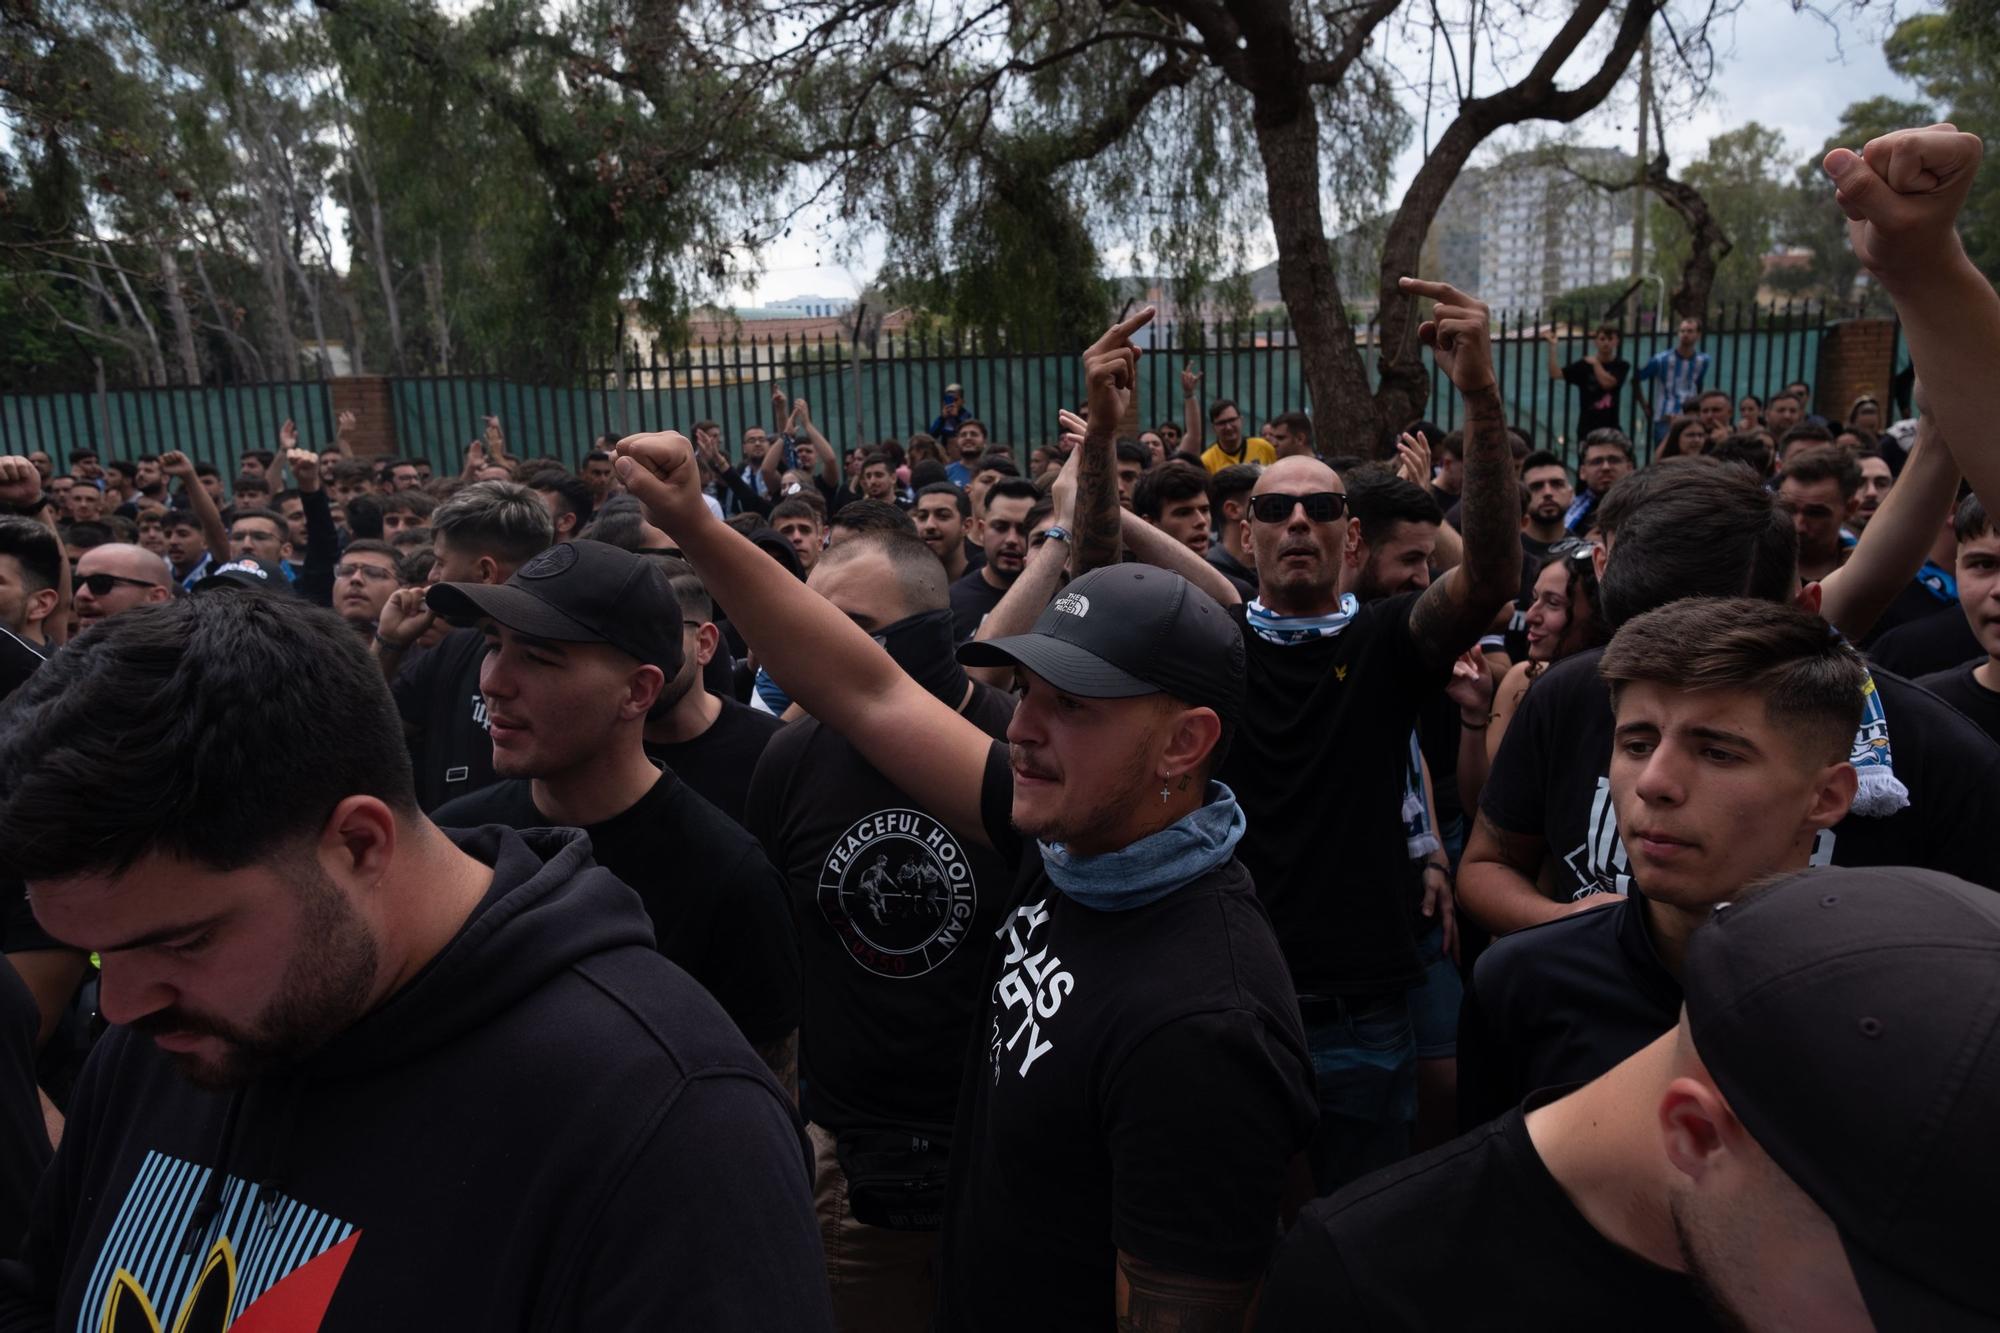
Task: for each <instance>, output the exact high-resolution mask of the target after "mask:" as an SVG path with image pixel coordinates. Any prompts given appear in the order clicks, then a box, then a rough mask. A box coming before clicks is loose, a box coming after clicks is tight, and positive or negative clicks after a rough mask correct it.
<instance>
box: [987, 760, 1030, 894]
mask: <svg viewBox="0 0 2000 1333" xmlns="http://www.w3.org/2000/svg"><path fill="white" fill-rule="evenodd" d="M979 822H980V823H981V824H983V825H985V826H986V841H988V842H990V843H992V844H993V850H994V852H995V853H996V854H997V855H998V856H999V857H1000V860H1001V861H1002V862H1003V863H1005V864H1006V866H1007V867H1008V868H1009V869H1016V868H1018V867H1019V866H1020V864H1021V850H1022V840H1021V834H1020V831H1019V830H1018V829H1016V828H1015V827H1014V770H1013V768H1012V767H1010V766H1009V765H1008V762H1007V742H1005V741H995V742H993V748H992V749H991V750H988V751H987V752H986V776H985V778H984V779H983V780H982V781H981V782H980V785H979Z"/></svg>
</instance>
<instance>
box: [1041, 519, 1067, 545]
mask: <svg viewBox="0 0 2000 1333" xmlns="http://www.w3.org/2000/svg"><path fill="white" fill-rule="evenodd" d="M1042 540H1043V541H1051V542H1066V541H1068V540H1069V529H1068V528H1066V527H1064V526H1063V525H1062V524H1060V523H1057V524H1055V525H1053V526H1052V527H1050V528H1049V530H1048V531H1047V532H1044V533H1043V534H1042Z"/></svg>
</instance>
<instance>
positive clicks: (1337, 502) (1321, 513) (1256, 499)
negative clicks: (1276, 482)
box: [1250, 491, 1347, 523]
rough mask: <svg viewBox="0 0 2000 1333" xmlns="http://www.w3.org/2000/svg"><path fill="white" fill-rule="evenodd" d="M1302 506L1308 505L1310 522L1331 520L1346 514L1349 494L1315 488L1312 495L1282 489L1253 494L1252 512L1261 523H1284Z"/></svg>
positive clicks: (1251, 498)
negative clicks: (1288, 493) (1287, 492)
mask: <svg viewBox="0 0 2000 1333" xmlns="http://www.w3.org/2000/svg"><path fill="white" fill-rule="evenodd" d="M1300 505H1304V506H1305V508H1306V518H1307V519H1308V520H1310V521H1311V522H1314V523H1332V522H1333V521H1335V520H1336V519H1339V518H1341V517H1342V516H1343V515H1345V514H1346V513H1347V493H1346V492H1345V491H1314V492H1313V493H1312V494H1310V495H1287V494H1285V493H1284V492H1283V491H1266V492H1265V493H1264V494H1262V495H1253V496H1251V497H1250V515H1251V517H1252V518H1255V519H1256V520H1257V521H1258V522H1260V523H1283V522H1285V521H1286V520H1287V519H1289V518H1291V516H1292V510H1293V509H1295V508H1297V507H1298V506H1300Z"/></svg>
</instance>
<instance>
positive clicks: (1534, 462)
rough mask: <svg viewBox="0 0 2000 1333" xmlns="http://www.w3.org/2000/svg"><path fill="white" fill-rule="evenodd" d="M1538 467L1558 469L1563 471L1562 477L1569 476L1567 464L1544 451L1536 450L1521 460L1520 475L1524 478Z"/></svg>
mask: <svg viewBox="0 0 2000 1333" xmlns="http://www.w3.org/2000/svg"><path fill="white" fill-rule="evenodd" d="M1538 467H1559V468H1561V469H1562V470H1563V476H1565V477H1567V476H1569V464H1567V463H1565V462H1563V461H1562V459H1560V458H1557V457H1556V456H1555V455H1554V454H1552V453H1550V452H1549V451H1548V450H1546V449H1537V450H1535V451H1534V452H1533V453H1531V454H1529V455H1528V456H1527V457H1526V458H1524V459H1522V460H1521V475H1522V476H1524V477H1525V476H1527V475H1528V473H1530V472H1531V471H1533V470H1534V469H1536V468H1538Z"/></svg>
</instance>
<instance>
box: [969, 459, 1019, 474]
mask: <svg viewBox="0 0 2000 1333" xmlns="http://www.w3.org/2000/svg"><path fill="white" fill-rule="evenodd" d="M982 472H998V473H999V474H1000V475H1001V476H1003V477H1018V476H1020V475H1021V469H1020V468H1018V467H1016V466H1015V464H1014V460H1013V459H1012V458H1010V457H1008V456H1007V455H1006V454H981V455H980V456H979V466H978V467H975V468H973V469H972V475H973V476H975V477H976V476H978V475H979V474H980V473H982Z"/></svg>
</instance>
